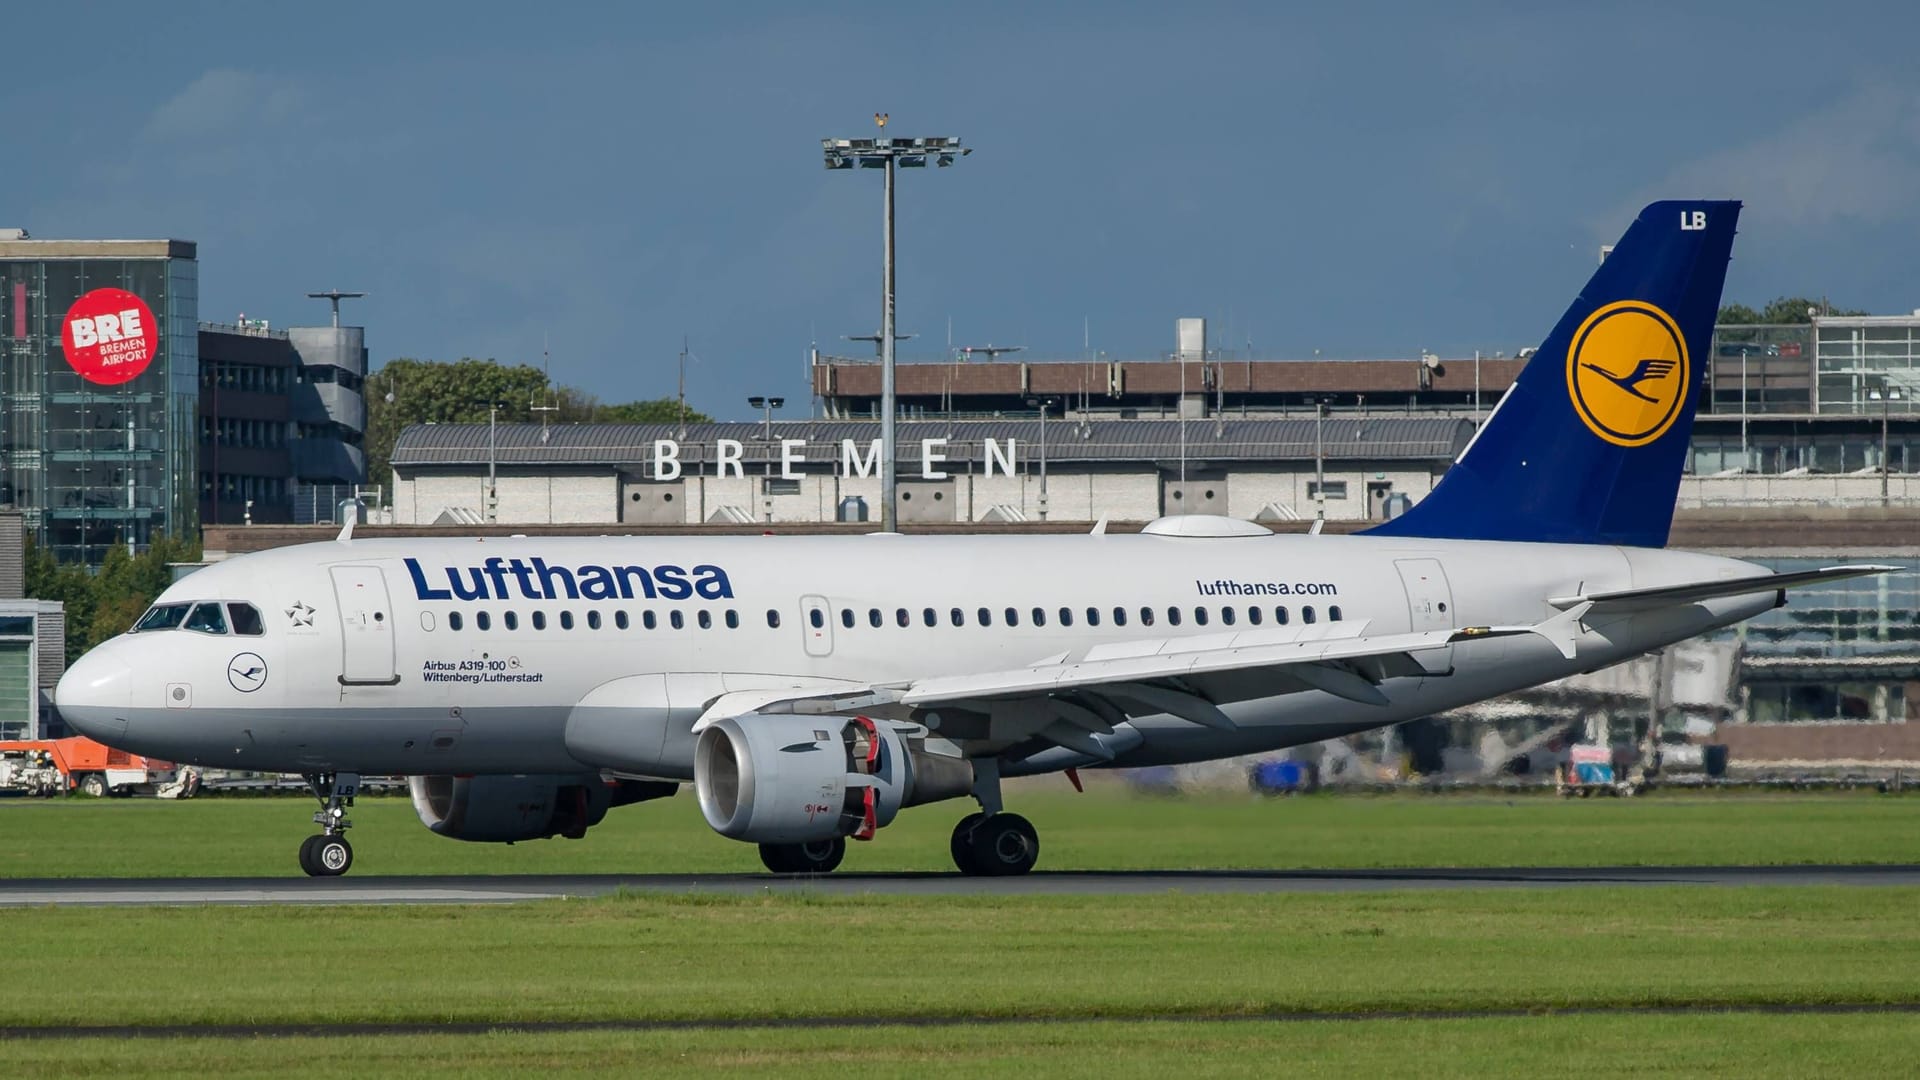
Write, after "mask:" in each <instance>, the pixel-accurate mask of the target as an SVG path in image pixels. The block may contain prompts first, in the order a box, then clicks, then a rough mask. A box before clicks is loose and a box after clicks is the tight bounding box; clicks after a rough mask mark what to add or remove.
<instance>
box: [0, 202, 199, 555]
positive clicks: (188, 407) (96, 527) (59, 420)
mask: <svg viewBox="0 0 1920 1080" xmlns="http://www.w3.org/2000/svg"><path fill="white" fill-rule="evenodd" d="M98 289H121V290H125V291H126V292H130V293H132V294H134V295H135V296H137V297H139V298H140V300H141V301H143V302H144V303H145V304H146V305H147V307H148V308H150V309H151V310H152V312H153V315H154V318H155V321H156V323H157V324H158V325H157V326H156V327H155V329H156V331H157V338H158V341H157V346H156V350H155V352H154V355H153V358H152V360H151V362H150V363H149V365H148V366H147V367H146V368H145V370H143V371H141V372H140V373H139V374H138V375H136V376H134V377H133V378H131V379H129V380H127V381H125V382H121V383H118V384H116V385H105V384H103V383H101V382H97V381H90V380H88V379H86V378H83V377H82V376H81V375H80V374H79V373H78V372H77V371H75V370H74V369H73V367H71V366H70V365H69V364H68V362H67V358H66V355H65V351H64V349H63V344H62V334H63V328H64V324H65V320H66V316H67V313H68V310H69V309H70V308H72V306H73V305H74V302H75V301H77V300H79V299H80V298H81V297H82V296H84V295H86V294H88V293H90V292H93V291H94V290H98ZM199 314H200V271H199V263H198V261H197V253H196V251H195V247H194V245H193V244H191V243H188V242H185V241H180V240H88V241H66V240H31V239H23V238H21V239H0V350H3V352H0V355H4V357H5V365H4V369H3V370H0V505H12V506H13V507H16V508H17V509H19V510H20V511H21V512H22V514H23V516H24V519H25V524H26V528H27V530H28V533H29V535H31V536H32V537H33V538H34V539H35V540H36V541H37V542H38V543H40V544H41V545H43V546H46V547H49V548H51V549H52V550H53V552H54V554H55V555H57V556H58V557H59V558H60V559H62V560H63V561H74V562H84V563H96V564H97V563H98V562H99V561H100V560H101V558H102V557H103V556H104V555H105V553H106V551H107V549H108V548H110V547H112V546H114V545H121V546H126V547H128V548H130V549H132V550H134V551H140V550H143V549H144V548H146V547H147V545H149V544H150V543H152V541H153V539H154V538H155V537H160V536H167V535H170V534H186V533H191V532H194V531H195V530H197V528H198V525H199V521H198V483H197V481H198V468H197V464H196V456H197V442H198V423H197V418H196V415H195V413H196V409H197V402H198V392H199V381H200V370H199V369H200V364H199Z"/></svg>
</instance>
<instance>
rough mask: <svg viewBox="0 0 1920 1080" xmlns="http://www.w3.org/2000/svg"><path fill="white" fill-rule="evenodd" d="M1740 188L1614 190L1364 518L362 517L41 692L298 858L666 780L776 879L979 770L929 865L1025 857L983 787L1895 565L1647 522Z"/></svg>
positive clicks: (1246, 735) (835, 853) (528, 834)
mask: <svg viewBox="0 0 1920 1080" xmlns="http://www.w3.org/2000/svg"><path fill="white" fill-rule="evenodd" d="M1738 211H1739V204H1737V203H1730V202H1665V203H1656V204H1654V205H1652V206H1650V207H1648V208H1647V209H1646V210H1644V211H1643V212H1642V213H1641V215H1640V217H1639V219H1638V220H1637V221H1636V222H1635V223H1634V224H1633V226H1632V227H1631V228H1630V229H1629V230H1628V232H1627V234H1626V236H1625V237H1624V238H1623V239H1622V240H1621V242H1620V243H1619V245H1617V246H1616V247H1615V249H1614V251H1613V253H1612V255H1611V256H1610V257H1609V258H1608V259H1607V261H1606V262H1605V263H1604V264H1603V265H1602V266H1601V268H1600V269H1599V271H1598V272H1596V273H1595V275H1594V277H1593V279H1592V280H1591V281H1590V282H1589V283H1588V285H1587V287H1586V289H1585V290H1584V291H1583V292H1582V293H1581V295H1580V298H1579V299H1578V300H1576V301H1575V303H1574V305H1573V306H1572V308H1570V309H1569V310H1568V312H1567V314H1566V315H1565V316H1564V317H1563V318H1562V320H1561V321H1560V323H1559V325H1558V326H1557V327H1556V328H1555V329H1554V331H1553V333H1552V334H1551V335H1549V336H1548V338H1547V341H1546V344H1545V345H1544V346H1543V347H1542V348H1541V349H1540V350H1539V352H1538V353H1537V354H1536V355H1535V356H1534V357H1533V359H1532V360H1531V361H1530V362H1529V364H1528V366H1527V368H1526V370H1525V371H1524V372H1523V373H1522V375H1521V377H1520V378H1519V380H1518V381H1517V382H1516V383H1515V385H1514V387H1513V389H1512V390H1511V391H1510V392H1509V393H1508V395H1507V396H1506V398H1505V399H1503V401H1502V403H1501V405H1500V407H1499V408H1498V409H1496V410H1495V412H1494V414H1493V415H1492V416H1491V417H1490V418H1489V419H1488V422H1487V423H1486V425H1485V426H1484V427H1483V428H1482V430H1481V432H1480V433H1479V435H1478V436H1477V437H1476V438H1475V440H1474V442H1473V443H1472V444H1471V445H1469V446H1468V448H1467V449H1466V451H1465V452H1464V453H1463V454H1462V455H1461V457H1460V459H1459V461H1457V462H1456V463H1455V465H1454V466H1453V468H1452V469H1450V470H1449V471H1448V473H1447V474H1446V476H1445V477H1443V478H1442V480H1441V482H1440V483H1439V485H1437V487H1436V488H1435V490H1434V491H1433V493H1432V494H1431V495H1429V496H1428V497H1427V498H1426V499H1424V500H1422V501H1421V502H1420V503H1419V504H1417V505H1416V506H1415V507H1414V508H1413V509H1412V510H1411V511H1409V512H1408V513H1407V514H1405V515H1403V516H1401V517H1399V518H1396V519H1394V520H1392V521H1390V522H1387V523H1386V524H1384V525H1382V526H1380V527H1378V528H1375V529H1373V530H1371V531H1370V532H1369V533H1366V534H1361V535H1356V536H1319V535H1315V536H1275V535H1272V534H1270V533H1269V532H1268V531H1267V530H1266V529H1264V528H1261V527H1258V526H1255V525H1251V524H1248V523H1245V522H1239V521H1233V520H1230V519H1224V518H1212V517H1200V516H1187V517H1172V518H1162V519H1160V520H1158V521H1155V522H1153V523H1152V524H1150V525H1148V526H1147V527H1146V529H1145V530H1144V532H1143V534H1141V535H1085V536H969V537H913V536H899V535H871V536H859V537H729V538H720V537H701V536H685V537H676V538H670V539H640V538H619V537H609V538H521V537H514V538H488V539H468V540H446V539H426V538H422V539H413V540H355V539H352V538H351V536H350V531H349V532H348V533H343V534H342V536H341V538H340V539H339V540H337V541H333V542H328V543H320V544H308V545H303V546H299V547H291V548H284V549H280V550H274V551H265V552H261V553H258V554H252V555H246V556H242V557H239V558H235V559H231V560H228V561H226V562H222V563H218V564H216V565H213V566H210V567H208V568H206V569H204V570H201V571H200V572H198V573H195V574H193V575H192V576H190V577H188V578H185V579H184V580H182V581H181V582H179V583H178V584H176V585H174V586H173V587H171V588H169V589H168V590H167V591H166V592H165V594H163V595H162V596H161V597H160V599H159V601H158V602H157V603H156V604H155V605H154V606H153V608H152V609H151V610H150V611H148V612H147V613H146V615H145V616H144V617H143V618H142V619H141V620H140V622H139V624H138V625H137V626H136V627H135V629H134V630H133V631H132V632H130V633H127V634H125V635H123V636H121V637H118V638H115V639H113V640H112V641H109V642H107V643H106V644H104V645H101V646H100V647H99V648H97V649H94V650H93V651H92V652H90V653H88V654H87V655H86V656H84V657H83V658H82V659H81V660H80V661H79V662H78V663H77V664H75V665H74V666H73V668H72V670H71V671H69V672H68V673H67V675H66V677H65V678H63V679H62V680H61V682H60V685H59V688H58V692H57V698H56V702H57V707H58V709H59V711H60V713H61V715H62V716H63V717H64V718H65V720H66V722H67V723H68V724H70V725H72V726H73V727H74V728H76V729H78V730H80V731H83V732H85V733H86V734H88V735H90V736H92V737H94V738H96V739H99V740H101V741H103V742H106V743H108V744H111V745H113V746H116V747H121V748H124V749H127V750H131V751H135V752H139V753H144V754H152V755H157V756H160V757H165V758H171V759H175V760H179V761H187V762H194V763H198V764H201V765H206V766H222V767H228V768H237V769H260V770H269V771H286V772H300V773H303V774H306V775H307V777H308V778H309V781H310V782H311V784H312V785H313V788H314V791H315V794H316V795H317V796H318V798H319V799H320V801H321V804H322V806H321V810H320V812H319V813H317V814H316V815H315V816H314V819H315V821H316V823H318V824H319V825H320V826H321V832H320V833H319V834H318V835H315V836H313V837H310V838H309V839H308V840H307V841H306V843H305V844H304V845H303V847H302V848H301V853H300V863H301V866H302V867H303V868H304V869H305V870H306V871H307V872H308V873H309V874H315V875H333V874H339V873H343V872H344V871H345V870H346V869H347V867H348V866H349V865H350V863H351V862H352V857H353V853H352V849H351V847H350V846H349V845H348V843H347V841H346V838H345V836H344V830H345V829H346V828H347V826H348V821H347V818H346V810H347V808H348V807H349V806H350V805H351V804H352V799H353V796H354V794H355V792H356V790H357V787H358V783H359V777H360V776H362V775H366V774H405V775H407V776H409V777H411V778H412V779H411V785H412V794H413V801H414V805H415V808H416V809H417V811H418V813H419V815H420V819H421V821H422V822H424V823H425V824H426V825H427V827H428V828H430V829H432V830H433V831H435V832H437V833H440V834H441V835H444V836H448V837H453V838H456V839H462V840H478V841H496V842H500V841H518V840H530V839H535V838H540V837H550V836H569V837H578V836H580V835H582V834H583V833H584V832H585V831H586V830H587V829H589V828H591V827H592V826H593V825H595V824H596V823H598V822H599V821H601V820H602V818H603V817H604V816H605V815H606V813H607V811H608V810H609V809H610V808H611V807H614V806H621V805H625V804H628V803H633V802H639V801H643V800H647V799H652V798H657V797H660V796H664V795H670V794H672V793H673V792H674V791H675V790H677V787H678V785H679V784H681V783H684V782H688V781H691V782H692V784H693V785H694V788H695V791H696V793H697V795H698V799H699V803H700V808H701V811H702V813H703V814H704V815H705V817H706V819H707V821H708V823H709V824H711V825H712V827H713V828H714V829H715V830H716V831H718V832H719V833H721V834H722V835H724V836H727V837H730V838H733V839H736V840H744V841H747V842H750V843H757V844H759V845H760V854H761V858H762V860H763V861H764V862H765V863H766V865H767V867H768V869H770V870H772V871H775V872H789V873H793V872H815V873H818V872H825V871H829V870H832V869H833V868H834V867H835V866H836V865H838V864H839V862H840V860H841V857H842V855H843V854H844V852H845V842H846V839H847V838H849V837H851V838H854V839H869V838H871V837H872V836H873V835H874V833H875V831H876V830H878V829H881V828H883V827H885V826H886V825H887V824H888V823H889V822H891V821H892V820H893V819H894V817H895V815H896V814H897V813H898V812H899V811H900V810H901V808H903V807H907V806H913V805H916V804H920V803H928V802H934V801H937V800H944V799H956V798H962V797H968V796H971V797H972V798H973V799H974V800H976V801H977V803H978V805H979V811H978V812H975V813H970V814H967V815H966V816H965V817H964V818H963V819H962V820H961V821H960V822H959V824H958V825H957V826H956V827H955V829H954V832H953V839H952V853H953V860H954V863H955V864H956V865H957V866H958V867H959V868H960V869H961V870H962V871H964V872H966V873H969V874H1018V873H1024V872H1026V871H1027V870H1029V869H1031V868H1032V867H1033V865H1034V863H1035V861H1036V859H1037V858H1038V856H1039V842H1038V839H1037V837H1036V834H1035V831H1034V829H1033V827H1032V825H1030V824H1029V823H1028V822H1027V821H1026V819H1024V818H1022V817H1020V816H1019V815H1017V814H1013V813H1009V812H1006V811H1005V810H1004V809H1003V807H1002V801H1001V784H1000V782H1001V780H1002V778H1004V777H1009V776H1018V775H1026V774H1033V773H1041V772H1052V771H1059V770H1065V769H1070V768H1099V767H1125V766H1135V765H1150V764H1161V763H1172V762H1189V761H1202V760H1207V759H1211V758H1220V757H1226V756H1231V755H1238V754H1249V753H1256V752H1261V751H1269V750H1275V749H1279V748H1281V747H1287V746H1295V745H1299V744H1303V743H1309V742H1314V741H1316V740H1320V739H1326V738H1331V737H1335V736H1340V735H1346V734H1349V733H1352V732H1358V731H1364V730H1367V729H1370V728H1378V727H1381V726H1384V725H1388V724H1395V723H1399V722H1401V721H1405V720H1409V719H1413V718H1416V717H1420V716H1425V715H1428V714H1430V713H1434V712H1437V711H1440V710H1443V709H1450V708H1454V707H1457V706H1461V705H1465V704H1468V703H1470V702H1475V701H1480V700H1483V699H1486V698H1489V697H1493V696H1495V695H1499V694H1504V693H1508V692H1511V691H1514V690H1519V689H1522V688H1525V687H1529V686H1534V685H1537V684H1539V683H1542V682H1546V681H1549V680H1552V679H1557V678H1560V677H1562V676H1566V675H1570V674H1573V673H1575V672H1582V671H1592V670H1594V669H1596V668H1601V667H1605V666H1607V665H1609V664H1615V663H1618V662H1620V661H1622V660H1625V659H1627V658H1629V657H1632V656H1635V655H1638V654H1640V653H1644V652H1646V651H1648V650H1650V649H1657V648H1660V647H1662V646H1666V645H1670V644H1673V643H1674V642H1678V641H1681V640H1684V639H1686V638H1689V637H1693V636H1695V635H1697V634H1701V633H1704V632H1706V631H1709V630H1712V629H1714V628H1716V627H1722V626H1726V625H1728V624H1730V623H1734V622H1737V621H1739V620H1742V619H1745V618H1748V617H1750V616H1753V615H1755V614H1758V613H1760V612H1763V611H1766V610H1767V609H1769V608H1772V607H1774V606H1776V605H1778V604H1782V603H1784V602H1785V592H1784V590H1785V589H1787V588H1789V587H1791V586H1795V585H1802V584H1808V583H1811V582H1816V581H1827V580H1833V579H1837V578H1843V577H1849V576H1854V575H1859V574H1868V573H1877V572H1882V571H1886V570H1890V569H1893V568H1891V567H1880V566H1841V567H1833V568H1830V569H1826V570H1819V571H1811V572H1806V573H1796V574H1773V573H1771V572H1769V571H1768V570H1766V569H1765V568H1764V567H1760V566H1756V565H1754V564H1751V563H1746V562H1740V561H1737V560H1734V559H1726V558H1718V557H1714V556H1709V555H1701V554H1690V553H1685V552H1675V551H1666V550H1662V545H1664V544H1665V542H1666V537H1667V532H1668V527H1669V525H1670V523H1671V519H1672V512H1673V503H1674V495H1675V491H1676V488H1677V485H1678V483H1679V477H1680V473H1681V468H1682V458H1683V456H1684V454H1685V451H1686V446H1687V441H1688V434H1689V431H1690V428H1691V425H1692V417H1693V405H1694V402H1695V400H1696V399H1697V397H1698V395H1699V393H1700V389H1701V387H1702V385H1703V380H1704V368H1705V358H1706V357H1707V355H1708V349H1709V339H1710V336H1711V333H1712V327H1713V319H1714V313H1715V310H1716V309H1717V307H1718V305H1719V298H1720V287H1721V282H1722V280H1723V278H1724V276H1725V272H1726V264H1727V259H1728V256H1729V252H1730V250H1731V245H1732V239H1733V234H1734V222H1735V219H1736V217H1737V216H1738Z"/></svg>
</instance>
